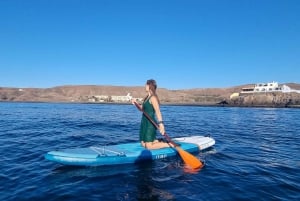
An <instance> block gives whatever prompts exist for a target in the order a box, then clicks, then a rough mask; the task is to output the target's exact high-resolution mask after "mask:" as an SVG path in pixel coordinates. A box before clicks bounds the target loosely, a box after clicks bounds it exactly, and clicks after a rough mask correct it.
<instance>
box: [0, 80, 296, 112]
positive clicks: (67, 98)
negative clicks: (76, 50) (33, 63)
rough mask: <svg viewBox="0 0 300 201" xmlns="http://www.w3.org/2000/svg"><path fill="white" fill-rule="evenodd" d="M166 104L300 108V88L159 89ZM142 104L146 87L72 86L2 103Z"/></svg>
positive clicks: (17, 92)
mask: <svg viewBox="0 0 300 201" xmlns="http://www.w3.org/2000/svg"><path fill="white" fill-rule="evenodd" d="M157 93H158V94H159V97H160V101H161V103H162V104H173V105H183V104H184V105H203V106H209V105H214V106H245V107H257V106H258V107H300V84H295V83H289V84H279V83H278V82H275V81H273V82H267V83H257V84H247V85H241V86H236V87H230V88H197V89H186V90H168V89H165V88H159V89H158V91H157ZM128 96H132V97H134V98H136V99H138V100H140V101H142V99H143V97H144V96H145V89H144V87H125V86H96V85H70V86H58V87H53V88H45V89H42V88H5V87H0V101H2V102H3V101H8V102H10V101H12V102H73V103H118V104H128V103H129V102H130V101H129V98H128Z"/></svg>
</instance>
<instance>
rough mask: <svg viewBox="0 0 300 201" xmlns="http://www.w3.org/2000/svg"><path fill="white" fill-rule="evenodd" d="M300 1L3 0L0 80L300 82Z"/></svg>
mask: <svg viewBox="0 0 300 201" xmlns="http://www.w3.org/2000/svg"><path fill="white" fill-rule="evenodd" d="M299 11H300V1H298V0H51V1H50V0H35V1H34V0H0V29H1V30H0V73H1V74H0V75H1V78H0V87H38V88H48V87H54V86H60V85H88V84H93V85H122V86H143V85H144V84H145V81H146V80H147V79H149V78H154V79H156V80H157V82H158V85H159V87H162V88H168V89H190V88H213V87H231V86H237V85H241V84H249V83H257V82H269V81H278V82H280V83H286V82H296V83H300V23H299V22H300V14H299Z"/></svg>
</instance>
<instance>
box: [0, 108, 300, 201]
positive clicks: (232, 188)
mask: <svg viewBox="0 0 300 201" xmlns="http://www.w3.org/2000/svg"><path fill="white" fill-rule="evenodd" d="M162 112H163V115H164V121H165V126H166V130H167V133H168V134H169V135H170V136H171V137H180V136H187V135H206V134H211V136H212V137H214V139H215V140H216V145H215V146H214V147H213V148H211V149H209V150H206V151H203V152H200V153H199V154H197V155H196V156H197V157H198V158H201V159H202V160H204V161H205V164H206V165H205V167H204V168H203V169H202V170H200V171H199V172H195V173H188V172H186V171H185V170H184V168H183V167H184V166H183V164H182V161H181V159H180V157H175V158H171V159H163V160H159V161H155V162H152V163H145V164H141V165H126V166H113V167H85V168H75V167H65V166H62V165H59V164H55V163H52V162H50V161H47V160H45V159H44V154H45V153H46V152H48V151H51V150H55V149H59V148H74V147H87V146H92V145H108V144H117V143H125V142H134V141H136V140H137V139H138V128H139V122H140V117H141V113H140V112H139V111H137V110H136V108H135V107H134V106H133V105H101V104H49V103H0V153H1V163H0V170H1V171H0V192H1V193H0V200H43V201H46V200H179V201H187V200H189V201H190V200H300V182H299V181H300V110H299V109H282V108H281V109H275V108H272V109H268V108H227V107H196V106H195V107H192V106H162Z"/></svg>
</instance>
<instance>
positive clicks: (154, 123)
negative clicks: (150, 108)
mask: <svg viewBox="0 0 300 201" xmlns="http://www.w3.org/2000/svg"><path fill="white" fill-rule="evenodd" d="M133 103H134V105H135V106H136V107H137V108H138V110H140V111H141V112H143V114H144V115H145V117H146V118H147V119H148V120H149V121H150V122H151V123H152V124H153V126H155V128H156V129H159V126H158V125H157V123H156V122H155V121H154V120H153V119H152V118H151V117H150V116H149V114H148V113H147V112H145V110H144V109H143V108H142V107H141V106H140V105H139V104H138V103H137V102H135V101H134V102H133ZM163 136H164V137H165V138H166V140H167V141H168V143H170V144H172V145H173V146H174V147H177V146H178V144H176V143H175V142H173V141H172V140H171V138H170V137H169V136H168V135H167V133H166V132H165V133H164V134H163Z"/></svg>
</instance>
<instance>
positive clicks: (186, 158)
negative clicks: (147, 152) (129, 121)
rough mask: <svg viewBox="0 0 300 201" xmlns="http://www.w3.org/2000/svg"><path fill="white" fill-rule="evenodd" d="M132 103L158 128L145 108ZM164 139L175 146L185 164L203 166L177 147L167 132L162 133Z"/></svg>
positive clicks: (195, 167)
mask: <svg viewBox="0 0 300 201" xmlns="http://www.w3.org/2000/svg"><path fill="white" fill-rule="evenodd" d="M134 105H135V106H136V107H137V108H138V109H139V110H140V111H141V112H143V114H144V115H145V117H146V118H147V119H148V120H149V121H150V122H151V123H152V124H153V125H154V126H155V127H156V128H157V129H159V126H158V125H157V123H155V121H154V120H153V119H152V118H151V117H150V116H149V114H147V112H145V110H143V108H142V107H141V106H140V105H139V104H138V103H136V102H134ZM163 136H164V137H165V138H166V140H167V141H168V143H170V144H172V145H173V146H174V148H175V150H176V151H177V152H178V153H179V155H180V157H181V158H182V160H183V161H184V162H185V164H187V165H188V166H190V167H191V168H193V169H198V168H201V167H202V166H203V163H202V162H201V161H200V160H199V159H198V158H196V157H195V156H193V155H192V154H190V153H189V152H187V151H185V150H183V149H181V148H180V147H179V145H178V144H176V143H175V142H173V141H172V140H171V138H170V137H169V136H168V135H167V133H164V135H163Z"/></svg>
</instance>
